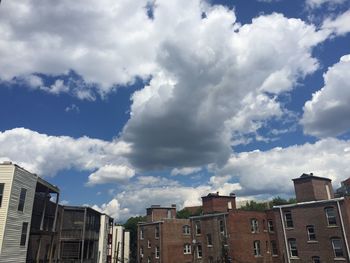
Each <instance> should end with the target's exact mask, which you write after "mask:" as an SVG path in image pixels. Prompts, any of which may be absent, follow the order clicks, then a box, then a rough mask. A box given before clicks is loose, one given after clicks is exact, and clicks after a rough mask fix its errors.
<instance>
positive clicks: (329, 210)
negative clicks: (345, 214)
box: [325, 207, 337, 226]
mask: <svg viewBox="0 0 350 263" xmlns="http://www.w3.org/2000/svg"><path fill="white" fill-rule="evenodd" d="M325 212H326V217H327V222H328V225H329V226H336V225H337V218H336V214H335V209H334V208H333V207H326V208H325Z"/></svg>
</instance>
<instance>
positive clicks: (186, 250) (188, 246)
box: [184, 244, 191, 254]
mask: <svg viewBox="0 0 350 263" xmlns="http://www.w3.org/2000/svg"><path fill="white" fill-rule="evenodd" d="M184 254H191V244H185V245H184Z"/></svg>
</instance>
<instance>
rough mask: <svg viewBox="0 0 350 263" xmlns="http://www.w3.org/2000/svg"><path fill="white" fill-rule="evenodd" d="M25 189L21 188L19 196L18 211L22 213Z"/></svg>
mask: <svg viewBox="0 0 350 263" xmlns="http://www.w3.org/2000/svg"><path fill="white" fill-rule="evenodd" d="M26 195H27V189H25V188H21V193H20V195H19V203H18V211H23V209H24V203H25V201H26Z"/></svg>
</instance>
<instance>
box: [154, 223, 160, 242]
mask: <svg viewBox="0 0 350 263" xmlns="http://www.w3.org/2000/svg"><path fill="white" fill-rule="evenodd" d="M159 232H160V231H159V225H157V226H156V227H155V228H154V238H155V239H159Z"/></svg>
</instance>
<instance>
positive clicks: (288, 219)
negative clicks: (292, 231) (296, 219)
mask: <svg viewBox="0 0 350 263" xmlns="http://www.w3.org/2000/svg"><path fill="white" fill-rule="evenodd" d="M284 218H285V220H286V227H289V228H291V227H294V224H293V218H292V213H291V212H290V211H286V212H285V213H284Z"/></svg>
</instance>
